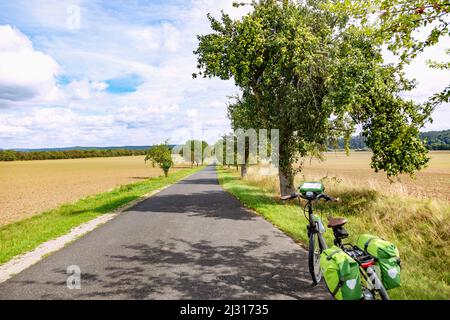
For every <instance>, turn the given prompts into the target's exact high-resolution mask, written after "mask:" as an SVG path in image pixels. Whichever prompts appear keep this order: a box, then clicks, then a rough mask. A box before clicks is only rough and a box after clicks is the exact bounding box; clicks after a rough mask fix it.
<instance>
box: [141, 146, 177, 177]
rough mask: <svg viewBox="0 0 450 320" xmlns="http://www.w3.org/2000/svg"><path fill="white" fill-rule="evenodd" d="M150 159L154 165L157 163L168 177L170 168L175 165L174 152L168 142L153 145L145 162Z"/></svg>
mask: <svg viewBox="0 0 450 320" xmlns="http://www.w3.org/2000/svg"><path fill="white" fill-rule="evenodd" d="M148 160H150V161H151V162H152V166H153V167H155V165H156V164H157V165H158V166H159V167H160V168H161V169H162V170H163V171H164V175H165V176H166V177H167V176H168V175H169V169H170V168H171V167H172V166H173V160H172V152H171V151H170V148H169V146H168V145H167V142H165V143H162V144H159V145H156V146H153V147H151V148H150V149H149V150H148V152H147V155H146V157H145V162H147V161H148Z"/></svg>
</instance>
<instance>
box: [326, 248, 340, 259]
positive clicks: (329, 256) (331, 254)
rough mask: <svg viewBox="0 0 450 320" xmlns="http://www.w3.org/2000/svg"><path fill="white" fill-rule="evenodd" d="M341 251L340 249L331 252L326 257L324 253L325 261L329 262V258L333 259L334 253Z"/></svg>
mask: <svg viewBox="0 0 450 320" xmlns="http://www.w3.org/2000/svg"><path fill="white" fill-rule="evenodd" d="M341 251H342V250H341V249H339V250H335V251H333V252H332V253H330V255H327V254H326V253H325V254H326V256H327V260H331V258H333V256H334V255H335V254H336V253H339V252H341Z"/></svg>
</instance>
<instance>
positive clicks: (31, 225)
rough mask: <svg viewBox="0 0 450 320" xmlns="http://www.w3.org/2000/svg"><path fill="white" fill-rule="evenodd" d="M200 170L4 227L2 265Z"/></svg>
mask: <svg viewBox="0 0 450 320" xmlns="http://www.w3.org/2000/svg"><path fill="white" fill-rule="evenodd" d="M200 169H202V167H199V168H189V169H181V170H178V171H175V172H172V173H170V174H169V177H168V178H165V177H164V176H160V177H157V178H150V179H148V180H145V181H140V182H136V183H132V184H127V185H123V186H120V187H118V188H116V189H114V190H112V191H108V192H103V193H99V194H97V195H93V196H89V197H86V198H83V199H81V200H78V201H76V202H74V203H69V204H64V205H61V206H59V207H57V208H55V209H51V210H48V211H46V212H43V213H41V214H38V215H36V216H33V217H31V218H28V219H25V220H22V221H19V222H15V223H12V224H8V225H5V226H3V227H0V264H3V263H5V262H7V261H9V260H10V259H11V258H13V257H14V256H16V255H19V254H22V253H25V252H28V251H30V250H33V249H35V248H36V247H37V246H39V245H40V244H41V243H44V242H46V241H48V240H51V239H55V238H57V237H59V236H62V235H64V234H67V233H68V232H69V231H70V230H71V229H72V228H74V227H76V226H79V225H81V224H82V223H84V222H87V221H89V220H92V219H94V218H96V217H98V216H99V215H101V214H105V213H109V212H111V211H112V210H115V209H118V208H120V207H122V206H124V205H126V204H128V203H130V202H131V201H133V200H136V199H138V198H140V197H142V196H143V195H145V194H147V193H149V192H152V191H154V190H158V189H160V188H163V187H165V186H167V185H170V184H173V183H175V182H177V181H178V180H180V179H182V178H185V177H186V176H188V175H190V174H192V173H194V172H196V171H199V170H200Z"/></svg>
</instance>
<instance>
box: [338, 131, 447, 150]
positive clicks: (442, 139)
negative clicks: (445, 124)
mask: <svg viewBox="0 0 450 320" xmlns="http://www.w3.org/2000/svg"><path fill="white" fill-rule="evenodd" d="M420 139H421V140H422V141H423V142H424V144H425V146H426V147H427V149H428V150H450V130H443V131H428V132H421V133H420ZM349 144H350V149H351V150H369V148H368V147H367V145H366V143H365V141H364V137H362V136H361V135H358V136H353V137H351V138H350V142H349ZM329 148H330V149H335V147H333V146H330V147H329ZM338 148H339V149H344V148H345V145H344V139H340V140H339V142H338Z"/></svg>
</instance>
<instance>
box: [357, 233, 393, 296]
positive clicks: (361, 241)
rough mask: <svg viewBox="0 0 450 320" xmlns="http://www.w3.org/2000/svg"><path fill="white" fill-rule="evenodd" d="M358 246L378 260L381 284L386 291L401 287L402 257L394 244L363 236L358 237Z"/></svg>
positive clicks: (371, 236)
mask: <svg viewBox="0 0 450 320" xmlns="http://www.w3.org/2000/svg"><path fill="white" fill-rule="evenodd" d="M357 246H358V248H360V249H361V250H364V251H365V252H367V253H368V254H370V255H371V256H373V257H374V258H376V261H377V262H376V265H377V266H378V267H379V268H380V273H381V282H383V285H384V287H385V288H386V290H389V289H393V288H396V287H398V286H400V255H399V252H398V249H397V247H396V246H395V245H394V244H393V243H391V242H389V241H386V240H383V239H381V238H379V237H377V236H373V235H369V234H362V235H360V236H359V237H358V241H357Z"/></svg>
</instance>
